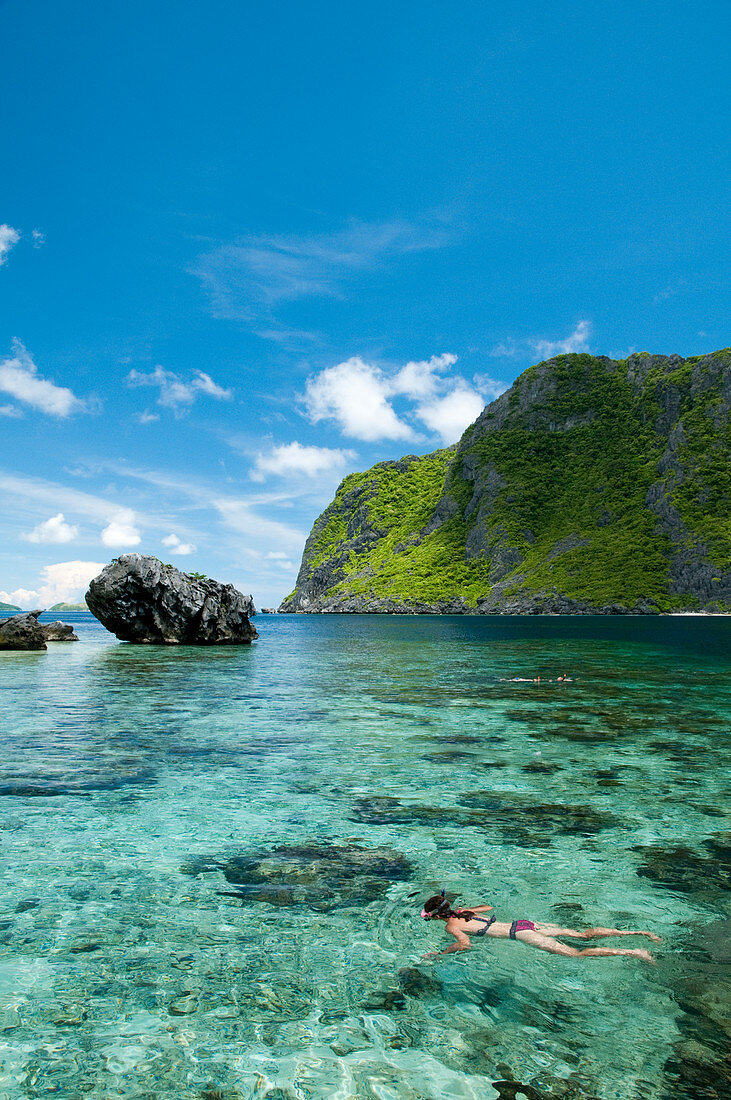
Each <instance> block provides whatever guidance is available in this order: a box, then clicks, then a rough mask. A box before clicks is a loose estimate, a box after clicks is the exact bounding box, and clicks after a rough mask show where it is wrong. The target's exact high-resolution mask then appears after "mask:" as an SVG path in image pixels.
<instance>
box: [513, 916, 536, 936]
mask: <svg viewBox="0 0 731 1100" xmlns="http://www.w3.org/2000/svg"><path fill="white" fill-rule="evenodd" d="M535 930H536V926H535V924H534V923H533V921H532V920H514V921H513V923H512V924H511V925H510V938H511V940H514V939H515V933H516V932H535Z"/></svg>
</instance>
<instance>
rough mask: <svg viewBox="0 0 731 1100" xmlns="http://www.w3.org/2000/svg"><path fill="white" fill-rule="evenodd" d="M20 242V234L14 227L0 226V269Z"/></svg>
mask: <svg viewBox="0 0 731 1100" xmlns="http://www.w3.org/2000/svg"><path fill="white" fill-rule="evenodd" d="M19 240H20V233H19V232H18V230H17V229H13V227H12V225H5V224H3V225H0V267H2V266H3V264H4V263H5V260H6V259H7V256H8V252H9V251H10V249H11V248H12V247H13V245H14V244H17V243H18V241H19Z"/></svg>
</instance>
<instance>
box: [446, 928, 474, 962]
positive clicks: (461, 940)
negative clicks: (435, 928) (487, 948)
mask: <svg viewBox="0 0 731 1100" xmlns="http://www.w3.org/2000/svg"><path fill="white" fill-rule="evenodd" d="M447 931H448V932H449V934H450V936H454V938H455V940H456V941H457V942H456V943H450V945H449V947H445V948H444V950H443V951H442V952H441V954H442V955H451V953H452V952H453V951H470V950H471V948H472V944H471V943H470V938H469V936H465V934H464V932H458V931H456V930H455V931H452V929H451V928H448V929H447Z"/></svg>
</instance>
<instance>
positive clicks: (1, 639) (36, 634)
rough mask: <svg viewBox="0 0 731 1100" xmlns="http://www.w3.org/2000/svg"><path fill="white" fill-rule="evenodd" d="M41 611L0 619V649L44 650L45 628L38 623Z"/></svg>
mask: <svg viewBox="0 0 731 1100" xmlns="http://www.w3.org/2000/svg"><path fill="white" fill-rule="evenodd" d="M42 614H43V612H42V611H41V610H38V611H26V612H25V613H24V614H22V615H11V616H10V618H9V619H0V649H45V648H46V636H45V628H44V627H43V626H41V624H40V623H39V622H38V616H39V615H42Z"/></svg>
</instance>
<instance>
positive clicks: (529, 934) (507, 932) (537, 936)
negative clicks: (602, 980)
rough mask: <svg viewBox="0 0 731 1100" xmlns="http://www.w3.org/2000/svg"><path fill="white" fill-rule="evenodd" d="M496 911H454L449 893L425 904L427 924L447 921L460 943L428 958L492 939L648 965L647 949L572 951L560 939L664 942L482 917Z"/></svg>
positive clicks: (602, 930) (574, 955)
mask: <svg viewBox="0 0 731 1100" xmlns="http://www.w3.org/2000/svg"><path fill="white" fill-rule="evenodd" d="M489 909H492V906H491V905H470V906H469V908H464V909H452V906H451V903H450V902H449V901H447V898H446V896H445V891H444V890H442V892H441V894H435V895H434V897H431V898H429V900H428V901H426V902H425V903H424V908H423V909H422V911H421V915H422V917H423V918H424V920H443V921H445V923H446V931H447V932H449V934H450V936H454V938H455V940H456V942H455V943H452V944H450V945H449V947H445V948H444V950H443V951H430V952H429V954H428V955H425V956H424V958H432V957H434V956H436V955H449V954H451V953H452V952H453V951H469V950H470V949H471V947H472V944H471V942H470V936H475V937H478V936H479V937H481V936H490V937H492V938H493V939H502V940H507V939H511V940H520V941H521V943H526V944H528V946H529V947H537V948H538V949H539V950H540V951H550V953H551V954H552V955H566V956H568V957H570V958H576V959H596V958H602V957H604V956H607V955H633V956H634V957H635V958H636V959H644V960H645V962H654V959H653V957H652V955H651V954H650V952H649V951H646V950H645V948H644V947H627V948H621V947H585V948H584V949H583V950H579V948H578V947H569V945H568V944H565V943H561V942H560V941H559V940H558V939H556V937H557V936H568V937H569V938H570V939H574V940H592V939H598V938H600V937H604V936H647V937H648V939H651V940H653V941H654V942H655V943H659V942H660V937H659V936H656V935H655V933H654V932H628V931H625V930H624V929H622V928H587V930H586V931H585V932H577V931H576V930H575V929H573V928H561V927H560V925H558V924H544V923H543V922H540V923H538V922H536V923H534V922H533V921H532V920H514V921H512V922H511V923H508V921H498V920H497V919H496V918H495V917H494V916H490V917H481V916H478V914H479V913H485V912H487V911H488V910H489Z"/></svg>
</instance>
